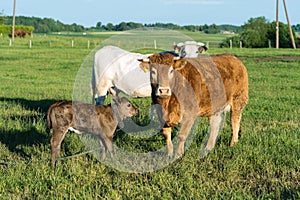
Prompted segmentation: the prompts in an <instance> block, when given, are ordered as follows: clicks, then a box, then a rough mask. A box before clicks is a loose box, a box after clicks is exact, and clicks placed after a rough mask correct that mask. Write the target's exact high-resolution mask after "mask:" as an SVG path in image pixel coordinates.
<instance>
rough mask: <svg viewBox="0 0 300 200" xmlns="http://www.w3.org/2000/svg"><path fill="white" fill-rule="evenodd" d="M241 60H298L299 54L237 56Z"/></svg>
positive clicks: (299, 58)
mask: <svg viewBox="0 0 300 200" xmlns="http://www.w3.org/2000/svg"><path fill="white" fill-rule="evenodd" d="M237 57H238V58H239V59H241V60H257V61H260V60H262V61H274V60H278V61H296V60H300V56H275V57H254V58H253V57H248V56H237Z"/></svg>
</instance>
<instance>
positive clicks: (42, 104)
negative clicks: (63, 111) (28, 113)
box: [0, 97, 58, 114]
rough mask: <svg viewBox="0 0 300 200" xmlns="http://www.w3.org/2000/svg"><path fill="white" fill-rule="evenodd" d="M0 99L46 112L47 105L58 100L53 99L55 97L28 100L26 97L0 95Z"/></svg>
mask: <svg viewBox="0 0 300 200" xmlns="http://www.w3.org/2000/svg"><path fill="white" fill-rule="evenodd" d="M0 101H5V102H11V103H16V104H20V105H21V106H22V107H24V108H26V109H28V110H36V111H39V112H41V113H44V114H46V113H47V110H48V108H49V106H50V105H51V104H52V103H54V102H56V101H58V100H55V99H42V100H28V99H23V98H6V97H0Z"/></svg>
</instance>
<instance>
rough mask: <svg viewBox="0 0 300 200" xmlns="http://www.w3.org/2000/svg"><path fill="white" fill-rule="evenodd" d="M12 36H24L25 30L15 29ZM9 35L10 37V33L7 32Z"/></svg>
mask: <svg viewBox="0 0 300 200" xmlns="http://www.w3.org/2000/svg"><path fill="white" fill-rule="evenodd" d="M14 36H15V37H20V38H24V37H25V36H26V32H25V31H24V30H22V29H20V30H15V31H14ZM9 37H12V34H9Z"/></svg>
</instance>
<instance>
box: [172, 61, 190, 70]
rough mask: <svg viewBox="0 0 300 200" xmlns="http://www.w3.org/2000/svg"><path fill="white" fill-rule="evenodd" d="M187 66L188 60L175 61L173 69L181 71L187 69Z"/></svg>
mask: <svg viewBox="0 0 300 200" xmlns="http://www.w3.org/2000/svg"><path fill="white" fill-rule="evenodd" d="M186 64H187V61H186V60H183V59H179V60H175V61H174V66H173V68H174V69H175V70H181V69H183V68H184V67H185V65H186Z"/></svg>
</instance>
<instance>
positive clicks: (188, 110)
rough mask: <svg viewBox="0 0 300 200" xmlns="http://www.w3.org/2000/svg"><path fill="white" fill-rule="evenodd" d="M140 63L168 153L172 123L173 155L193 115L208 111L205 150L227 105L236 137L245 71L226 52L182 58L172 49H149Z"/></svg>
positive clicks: (244, 91)
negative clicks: (177, 128)
mask: <svg viewBox="0 0 300 200" xmlns="http://www.w3.org/2000/svg"><path fill="white" fill-rule="evenodd" d="M140 61H142V62H141V64H140V66H141V68H143V69H144V70H148V71H150V80H151V87H152V101H153V104H155V105H156V107H158V106H160V108H162V109H160V110H161V112H159V111H158V114H159V116H160V118H161V119H163V120H161V121H162V122H163V123H164V127H163V134H164V136H165V138H166V143H167V150H168V155H169V156H172V155H173V144H172V141H171V127H173V126H176V125H178V124H179V123H180V124H181V127H180V131H179V133H178V140H179V143H178V150H177V156H179V157H180V156H182V155H183V153H184V143H185V140H186V138H187V136H188V134H189V131H190V129H191V127H192V125H193V123H194V121H195V119H196V118H197V117H198V116H201V117H208V118H209V122H210V135H209V139H208V141H207V144H206V147H205V154H206V153H208V152H209V151H210V150H212V148H213V147H214V145H215V141H216V138H217V135H218V132H219V129H220V126H221V124H222V116H223V115H224V113H226V112H227V111H229V110H230V116H231V129H232V139H231V142H230V146H233V145H234V144H235V143H236V142H237V141H238V133H239V132H240V131H241V129H240V120H241V116H242V111H243V108H244V107H245V106H246V104H247V102H248V75H247V70H246V68H245V66H244V65H243V63H242V62H241V61H240V60H239V59H237V58H236V57H235V56H233V55H230V54H221V55H214V56H210V57H202V58H190V59H181V58H177V57H174V56H173V55H171V54H165V55H161V54H154V55H152V56H150V57H148V59H144V60H140Z"/></svg>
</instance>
